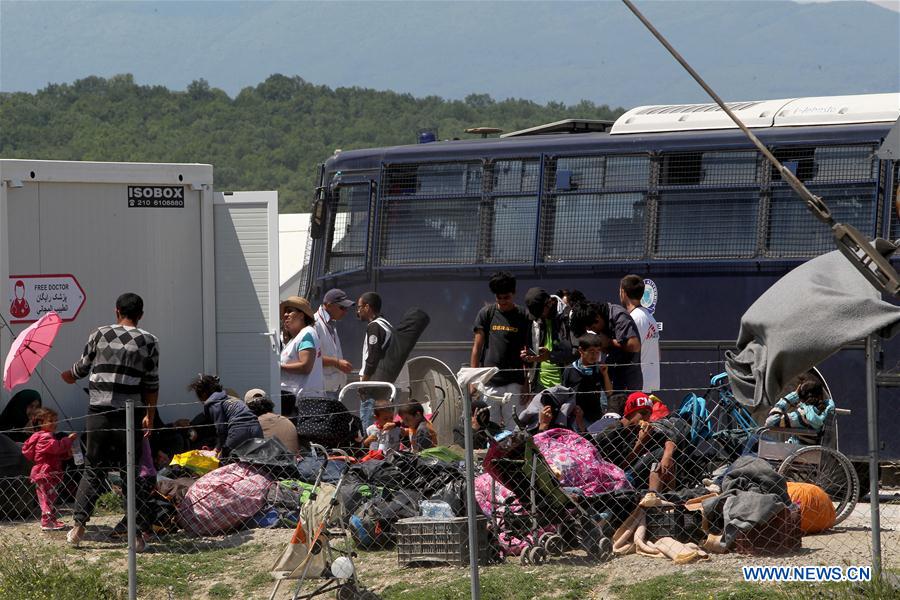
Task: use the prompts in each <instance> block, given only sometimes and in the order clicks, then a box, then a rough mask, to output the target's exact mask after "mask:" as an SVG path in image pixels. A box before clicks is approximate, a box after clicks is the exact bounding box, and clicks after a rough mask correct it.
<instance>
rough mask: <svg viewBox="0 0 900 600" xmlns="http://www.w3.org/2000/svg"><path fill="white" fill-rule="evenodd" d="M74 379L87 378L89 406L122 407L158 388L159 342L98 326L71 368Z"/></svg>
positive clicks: (127, 330)
mask: <svg viewBox="0 0 900 600" xmlns="http://www.w3.org/2000/svg"><path fill="white" fill-rule="evenodd" d="M72 374H73V375H74V376H75V378H76V379H81V378H83V377H87V376H88V375H90V380H89V381H90V384H89V386H88V389H89V391H90V396H91V406H111V407H114V408H122V407H124V406H125V401H126V400H134V401H135V402H137V403H140V402H141V392H154V391H156V390H158V389H159V340H157V339H156V336H155V335H153V334H152V333H149V332H147V331H144V330H143V329H139V328H137V327H130V326H127V325H104V326H103V327H98V328H97V329H96V330H94V332H93V333H92V334H91V337H90V338H88V342H87V345H85V347H84V353H83V354H82V355H81V358H80V359H79V360H78V362H76V363H75V364H74V365H73V366H72Z"/></svg>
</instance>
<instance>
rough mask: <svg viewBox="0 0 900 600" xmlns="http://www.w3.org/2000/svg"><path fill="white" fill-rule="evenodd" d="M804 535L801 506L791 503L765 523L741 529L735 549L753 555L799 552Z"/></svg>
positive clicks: (740, 552) (735, 541) (736, 539)
mask: <svg viewBox="0 0 900 600" xmlns="http://www.w3.org/2000/svg"><path fill="white" fill-rule="evenodd" d="M802 535H803V534H802V533H801V532H800V506H799V505H797V504H791V505H790V506H789V507H785V508H783V509H782V510H780V511H779V512H778V513H776V514H775V515H773V516H772V518H771V519H769V520H768V521H766V522H765V523H760V524H759V525H756V526H755V527H751V528H750V529H748V530H747V531H739V532H738V534H737V536H736V537H735V540H734V551H735V552H737V553H738V554H750V555H753V556H773V555H778V554H787V553H789V552H797V551H799V550H800V547H801V546H802Z"/></svg>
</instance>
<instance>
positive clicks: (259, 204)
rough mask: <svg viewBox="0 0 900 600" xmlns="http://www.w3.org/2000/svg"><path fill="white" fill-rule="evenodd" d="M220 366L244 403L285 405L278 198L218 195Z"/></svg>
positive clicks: (271, 194)
mask: <svg viewBox="0 0 900 600" xmlns="http://www.w3.org/2000/svg"><path fill="white" fill-rule="evenodd" d="M213 210H214V220H215V252H216V271H215V273H216V357H217V358H216V360H217V366H218V375H219V377H220V378H221V380H222V385H223V386H225V387H227V388H232V389H234V390H235V391H236V392H237V393H238V394H239V395H240V396H241V397H243V394H244V392H246V391H247V390H248V389H251V388H262V389H264V390H266V391H267V392H268V393H269V394H270V398H272V400H273V401H274V402H275V406H276V407H277V406H278V405H279V400H278V399H279V390H280V373H279V369H278V352H279V342H278V338H279V331H280V327H279V315H278V192H224V193H222V192H216V194H215V198H214V203H213Z"/></svg>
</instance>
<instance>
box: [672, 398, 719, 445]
mask: <svg viewBox="0 0 900 600" xmlns="http://www.w3.org/2000/svg"><path fill="white" fill-rule="evenodd" d="M678 416H679V417H681V418H682V419H684V420H685V421H687V422H688V423H690V424H691V443H693V444H696V443H697V442H699V441H700V440H708V439H709V438H710V437H711V436H712V431H711V430H710V428H709V410H708V409H707V408H706V398H704V397H703V396H698V395H697V394H694V393H693V392H692V393H690V394H688V395H687V396H685V397H684V400H682V401H681V406H680V407H679V408H678Z"/></svg>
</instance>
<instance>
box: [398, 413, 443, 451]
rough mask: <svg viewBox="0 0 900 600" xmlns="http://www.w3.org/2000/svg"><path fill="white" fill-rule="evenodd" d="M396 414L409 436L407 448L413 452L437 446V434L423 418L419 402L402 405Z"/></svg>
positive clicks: (423, 414)
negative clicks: (398, 415)
mask: <svg viewBox="0 0 900 600" xmlns="http://www.w3.org/2000/svg"><path fill="white" fill-rule="evenodd" d="M397 412H398V413H399V414H400V418H401V419H403V426H404V427H406V429H407V434H408V435H409V443H410V446H409V447H410V449H411V450H412V451H413V452H421V451H422V450H427V449H428V448H434V447H435V446H437V432H436V431H435V430H434V427H432V426H431V423H429V422H428V419H426V418H425V409H424V408H423V407H422V405H421V404H420V403H419V402H416V401H415V400H412V401H410V402H408V403H407V404H404V405H402V406H401V407H400V410H398V411H397Z"/></svg>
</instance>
